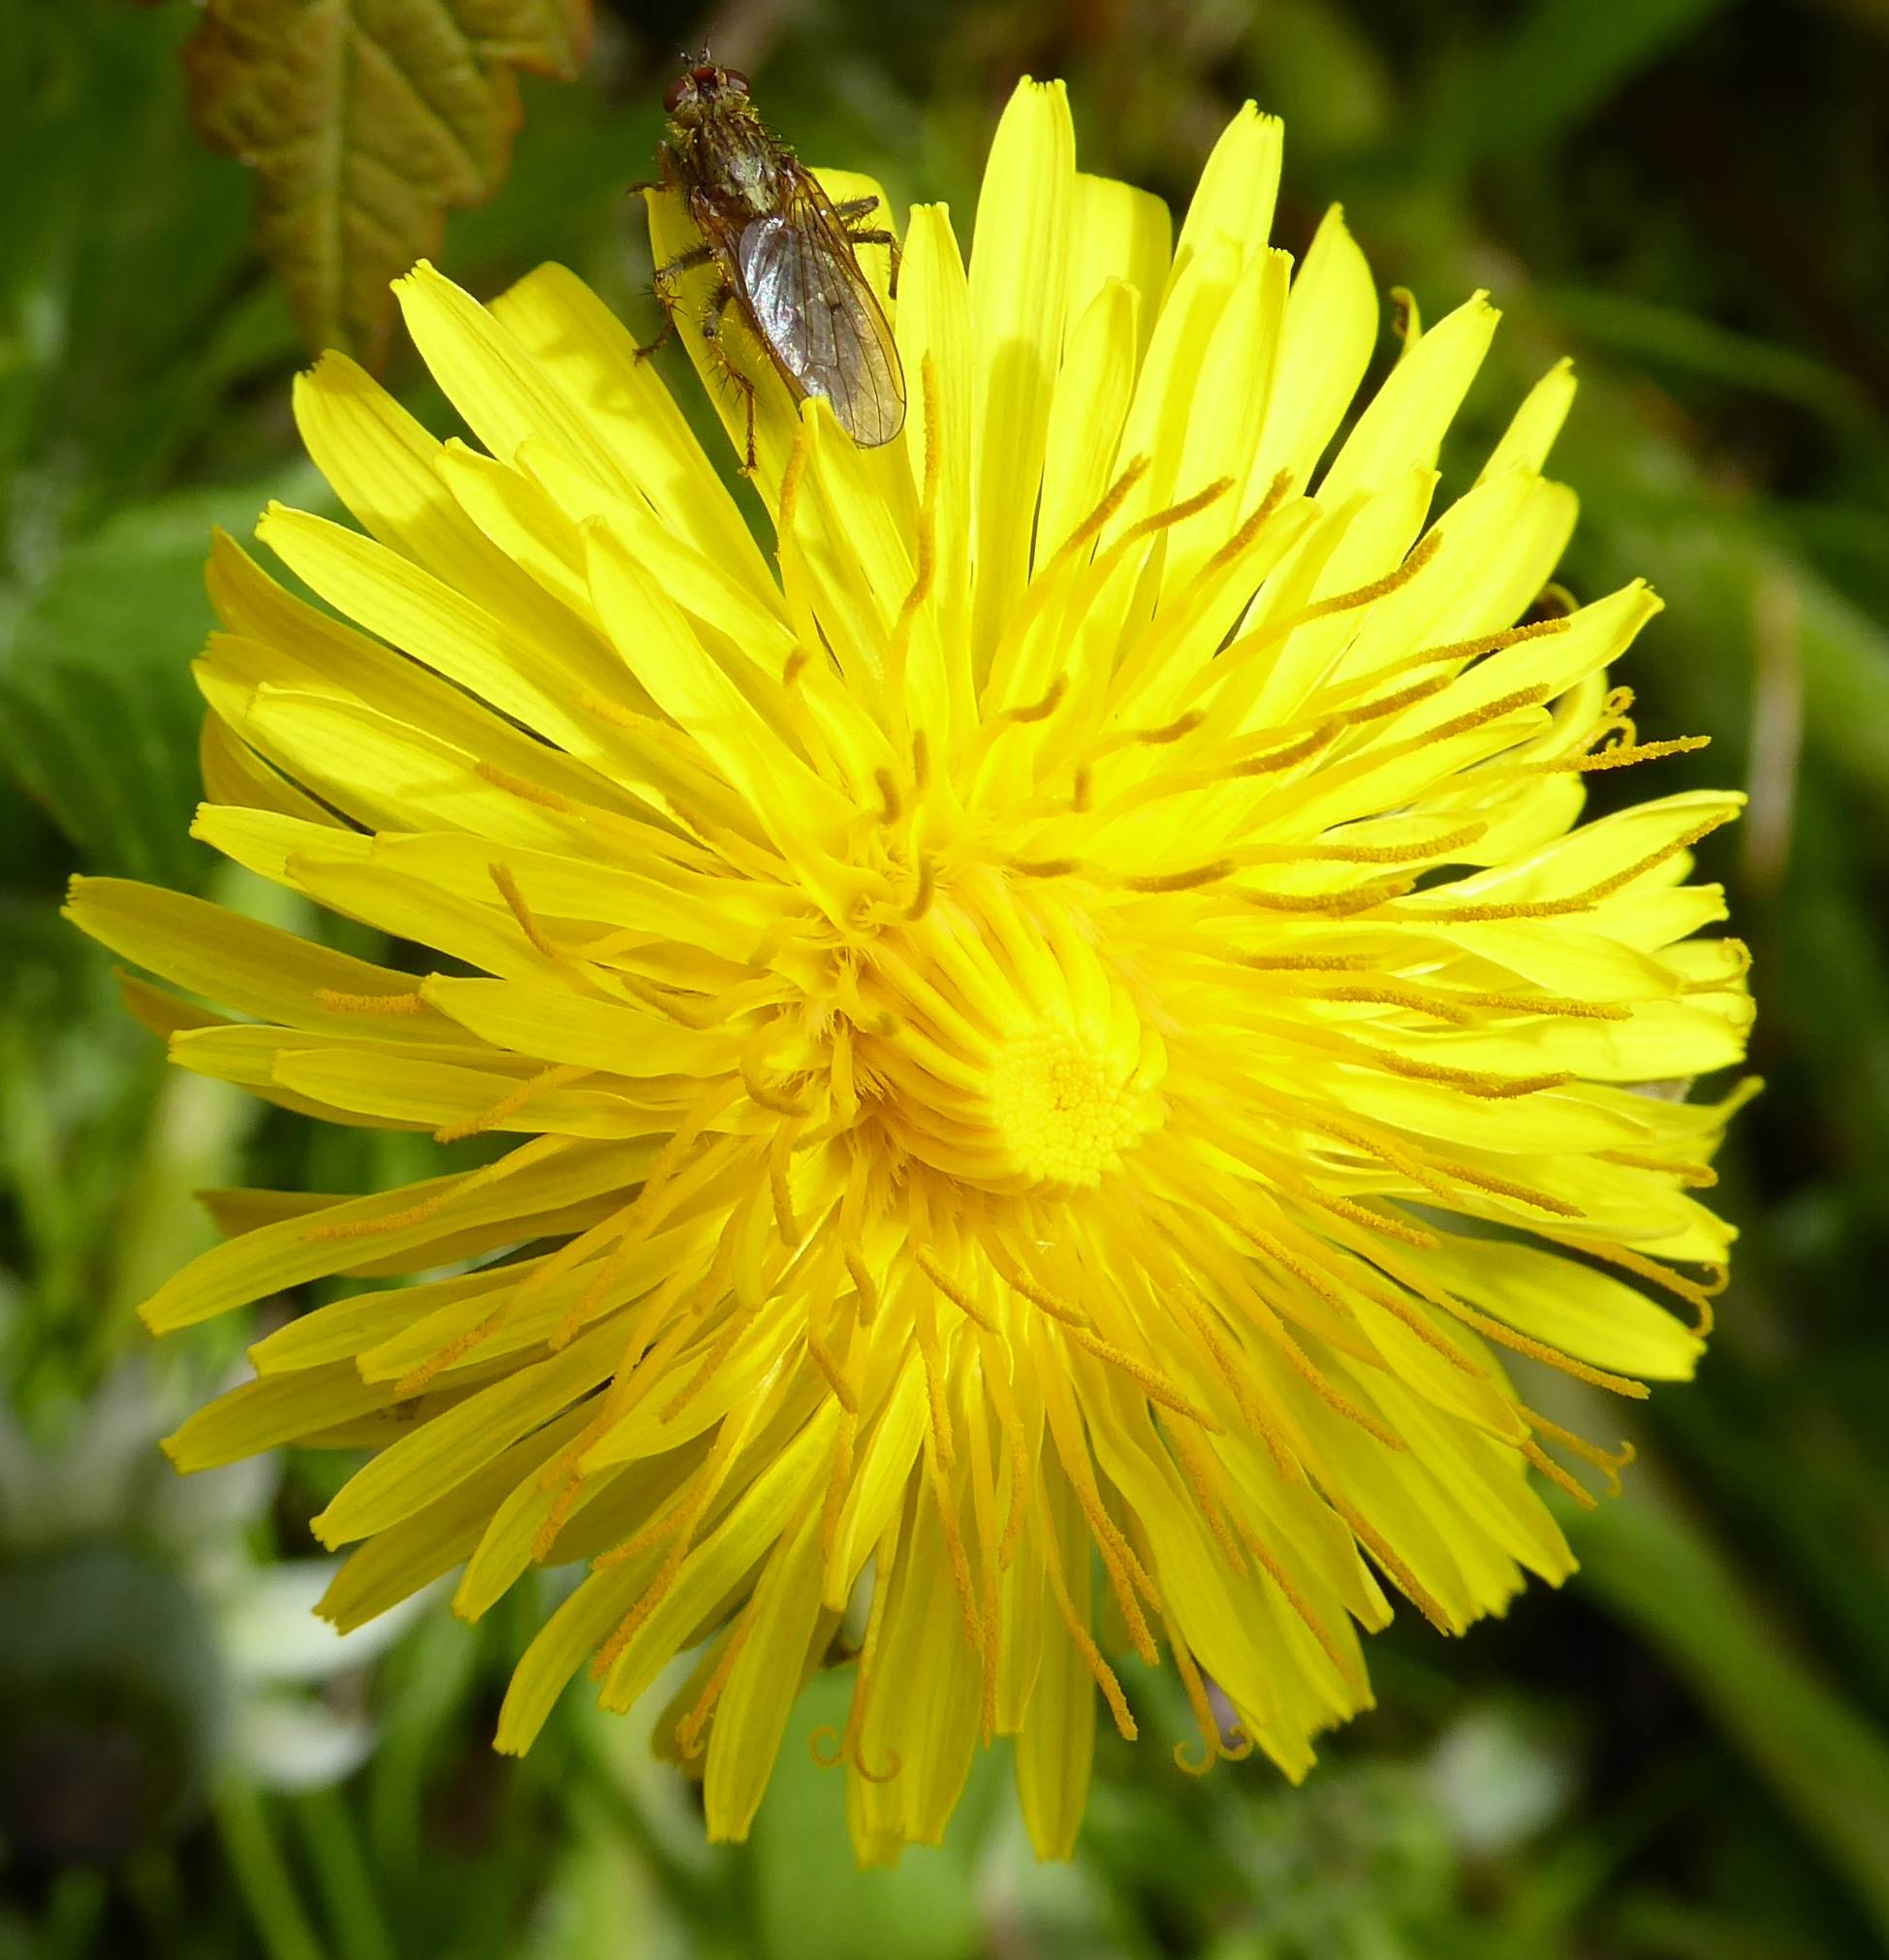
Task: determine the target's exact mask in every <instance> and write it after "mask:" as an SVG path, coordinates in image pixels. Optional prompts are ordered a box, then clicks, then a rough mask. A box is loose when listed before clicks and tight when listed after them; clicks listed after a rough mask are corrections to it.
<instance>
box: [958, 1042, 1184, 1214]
mask: <svg viewBox="0 0 1889 1960" xmlns="http://www.w3.org/2000/svg"><path fill="white" fill-rule="evenodd" d="M1150 1101H1151V1098H1150V1097H1149V1095H1148V1094H1147V1091H1145V1090H1144V1089H1142V1088H1140V1087H1138V1086H1137V1084H1136V1082H1135V1080H1134V1077H1133V1076H1132V1074H1130V1075H1124V1073H1123V1070H1122V1068H1121V1065H1120V1063H1119V1061H1118V1059H1116V1058H1115V1057H1113V1056H1111V1055H1109V1054H1107V1053H1106V1052H1105V1051H1104V1050H1103V1049H1102V1048H1101V1047H1100V1046H1099V1045H1098V1044H1096V1043H1095V1042H1093V1041H1091V1040H1089V1039H1087V1038H1086V1037H1085V1036H1084V1035H1082V1034H1080V1033H1078V1032H1077V1031H1076V1030H1075V1029H1074V1028H1071V1027H1038V1028H1034V1029H1032V1030H1030V1031H1029V1032H1027V1033H1023V1034H1018V1035H1015V1036H1013V1037H1012V1038H1011V1039H1010V1040H1009V1041H1008V1042H1007V1043H1005V1045H1004V1046H1003V1048H1002V1049H1001V1050H1000V1051H999V1052H998V1054H997V1057H996V1060H995V1063H994V1066H993V1068H992V1083H991V1122H992V1128H993V1129H994V1130H995V1132H996V1134H997V1135H998V1136H999V1137H1000V1138H1001V1139H1002V1141H1003V1144H1004V1147H1005V1150H1006V1153H1007V1154H1008V1155H1009V1156H1010V1157H1011V1158H1013V1159H1014V1161H1015V1162H1016V1165H1017V1167H1018V1169H1019V1170H1021V1171H1022V1172H1023V1173H1024V1175H1025V1176H1027V1177H1028V1178H1029V1179H1030V1180H1031V1182H1032V1183H1043V1184H1058V1185H1078V1186H1086V1185H1096V1184H1099V1183H1100V1182H1101V1180H1102V1175H1103V1173H1104V1172H1105V1171H1112V1170H1115V1169H1116V1168H1117V1167H1118V1165H1119V1164H1120V1162H1121V1153H1122V1151H1123V1150H1125V1149H1126V1148H1127V1147H1128V1146H1129V1145H1130V1144H1132V1143H1133V1142H1134V1141H1135V1139H1136V1138H1137V1137H1138V1136H1140V1135H1141V1134H1142V1132H1143V1131H1144V1130H1146V1129H1148V1128H1149V1127H1150V1126H1151V1124H1152V1122H1156V1121H1158V1120H1159V1119H1158V1111H1151V1110H1150V1109H1149V1102H1150Z"/></svg>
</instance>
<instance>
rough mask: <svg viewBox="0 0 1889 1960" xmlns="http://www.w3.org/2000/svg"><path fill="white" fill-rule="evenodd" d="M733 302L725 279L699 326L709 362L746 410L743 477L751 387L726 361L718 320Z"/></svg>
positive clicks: (750, 461)
mask: <svg viewBox="0 0 1889 1960" xmlns="http://www.w3.org/2000/svg"><path fill="white" fill-rule="evenodd" d="M734 301H735V288H734V287H733V285H731V284H730V283H729V281H728V280H726V279H724V280H723V281H722V282H721V284H720V285H719V286H717V287H716V288H715V290H714V296H713V297H712V298H711V299H710V300H709V301H708V316H707V317H706V318H705V319H704V320H703V322H702V338H703V341H704V343H705V344H706V345H707V347H708V359H709V360H710V361H711V362H712V363H713V364H714V365H715V366H716V368H718V369H719V370H720V372H721V373H722V375H723V376H725V377H726V379H728V380H729V381H732V382H733V383H734V384H735V386H736V387H737V388H739V389H740V392H741V395H742V398H743V400H744V402H745V404H746V407H747V460H746V461H745V462H744V463H742V465H741V474H742V475H743V476H752V475H753V474H754V383H753V382H752V381H750V380H749V379H748V378H747V376H746V375H745V374H743V373H742V372H741V370H740V368H739V367H737V366H736V365H735V364H734V362H733V361H731V360H730V359H729V357H728V349H727V348H726V347H724V346H723V345H722V344H721V319H722V315H723V314H724V313H726V312H727V311H728V309H729V307H730V306H731V305H733V304H734Z"/></svg>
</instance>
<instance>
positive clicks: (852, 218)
mask: <svg viewBox="0 0 1889 1960" xmlns="http://www.w3.org/2000/svg"><path fill="white" fill-rule="evenodd" d="M878 208H879V200H878V199H877V198H848V199H847V200H846V202H845V203H844V204H843V205H834V207H833V214H834V217H836V218H837V219H838V220H839V222H840V223H841V224H842V225H844V226H845V228H846V242H847V243H848V244H850V245H853V246H859V245H883V246H884V247H885V248H886V250H887V251H888V252H889V253H890V254H891V255H892V277H891V278H890V280H889V281H888V282H887V290H888V291H889V292H890V293H891V295H892V297H893V298H894V299H895V300H896V299H897V298H898V260H899V251H898V240H897V238H895V237H893V235H892V234H891V233H890V232H889V231H887V230H885V229H884V228H883V227H881V228H880V229H879V230H877V231H871V232H858V231H855V230H854V229H853V227H854V225H855V223H856V222H857V221H858V220H859V219H861V218H868V217H870V216H871V215H872V213H873V212H874V211H876V210H877V209H878Z"/></svg>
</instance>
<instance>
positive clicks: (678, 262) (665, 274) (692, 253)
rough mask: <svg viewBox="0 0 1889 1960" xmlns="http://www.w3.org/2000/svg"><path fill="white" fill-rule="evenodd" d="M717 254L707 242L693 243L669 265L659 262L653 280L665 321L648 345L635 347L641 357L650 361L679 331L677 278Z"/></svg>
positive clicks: (705, 263)
mask: <svg viewBox="0 0 1889 1960" xmlns="http://www.w3.org/2000/svg"><path fill="white" fill-rule="evenodd" d="M714 256H715V248H714V247H713V246H712V245H710V244H707V243H703V244H700V245H691V246H690V247H689V248H688V250H687V251H686V252H681V253H678V254H677V256H676V257H675V258H673V259H672V260H670V262H669V264H668V265H666V266H658V267H657V268H656V271H655V277H654V278H653V279H652V280H651V282H650V284H651V286H652V287H653V289H654V291H655V295H656V304H657V305H659V306H660V307H661V308H662V309H663V324H662V327H661V330H660V331H659V332H657V334H656V337H655V338H654V339H653V340H651V341H649V342H648V343H647V344H646V345H645V346H642V347H639V348H637V349H636V350H635V352H636V358H637V359H638V360H639V361H647V360H648V358H649V357H650V355H652V354H653V353H654V352H655V351H656V349H657V348H658V347H660V346H661V345H662V344H663V342H664V341H665V340H667V339H668V338H669V336H670V334H671V333H673V332H675V331H676V281H677V279H678V278H680V277H681V275H682V274H683V273H684V272H692V271H694V270H695V269H696V268H697V267H698V266H706V265H708V262H709V261H710V260H711V259H712V258H713V257H714Z"/></svg>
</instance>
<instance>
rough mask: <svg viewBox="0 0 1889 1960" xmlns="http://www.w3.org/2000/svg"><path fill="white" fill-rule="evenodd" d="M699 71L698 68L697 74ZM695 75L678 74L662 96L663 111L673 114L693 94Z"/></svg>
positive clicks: (666, 113)
mask: <svg viewBox="0 0 1889 1960" xmlns="http://www.w3.org/2000/svg"><path fill="white" fill-rule="evenodd" d="M700 72H701V71H700V70H698V71H697V73H698V74H699V73H700ZM695 80H696V78H695V75H678V76H677V78H676V79H675V80H674V81H672V82H671V83H670V84H669V89H668V92H667V93H666V94H665V95H664V97H663V113H664V114H665V115H674V114H675V113H676V111H677V110H678V109H680V108H681V106H682V105H683V103H685V102H687V101H688V100H689V99H690V98H691V97H692V96H693V95H694V94H695Z"/></svg>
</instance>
